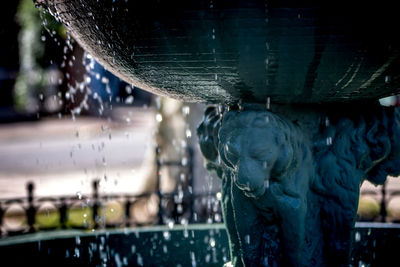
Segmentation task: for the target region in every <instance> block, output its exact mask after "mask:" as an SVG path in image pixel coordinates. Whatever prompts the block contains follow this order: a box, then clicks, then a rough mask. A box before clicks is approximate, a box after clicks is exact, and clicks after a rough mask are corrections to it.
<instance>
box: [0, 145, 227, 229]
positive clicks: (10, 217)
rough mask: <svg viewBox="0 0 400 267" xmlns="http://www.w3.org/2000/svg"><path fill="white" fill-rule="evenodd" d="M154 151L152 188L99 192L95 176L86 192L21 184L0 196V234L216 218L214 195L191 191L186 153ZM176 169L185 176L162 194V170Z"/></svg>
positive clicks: (218, 217) (218, 212)
mask: <svg viewBox="0 0 400 267" xmlns="http://www.w3.org/2000/svg"><path fill="white" fill-rule="evenodd" d="M159 154H160V149H159V148H157V149H156V155H157V157H156V166H157V169H156V172H157V173H156V177H157V185H156V189H155V191H153V192H147V193H143V194H139V195H133V194H107V195H103V194H100V192H99V180H94V181H93V183H92V193H91V194H89V195H82V194H76V195H73V196H57V197H36V196H35V194H34V189H35V184H34V183H33V182H30V183H28V184H27V188H26V189H27V197H23V198H14V199H0V236H10V235H17V234H23V233H32V232H36V231H43V230H54V229H86V230H96V229H104V228H121V227H131V226H145V225H160V224H168V225H171V224H186V223H203V222H221V221H222V215H221V208H220V204H219V194H218V193H216V192H209V193H206V194H194V193H193V185H192V183H193V179H192V176H193V162H192V158H193V157H192V151H191V150H190V149H188V155H187V157H186V158H185V160H181V161H165V160H162V159H161V157H160V156H159ZM165 167H166V168H170V167H177V168H180V169H181V170H182V174H184V175H185V177H187V179H185V184H184V185H183V186H181V187H180V188H181V190H180V191H177V192H168V193H166V192H162V190H161V186H160V182H161V170H162V168H165Z"/></svg>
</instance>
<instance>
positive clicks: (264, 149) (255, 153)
mask: <svg viewBox="0 0 400 267" xmlns="http://www.w3.org/2000/svg"><path fill="white" fill-rule="evenodd" d="M250 155H251V157H253V158H256V159H265V158H269V156H270V155H271V147H270V146H258V147H257V146H255V147H252V149H251V151H250Z"/></svg>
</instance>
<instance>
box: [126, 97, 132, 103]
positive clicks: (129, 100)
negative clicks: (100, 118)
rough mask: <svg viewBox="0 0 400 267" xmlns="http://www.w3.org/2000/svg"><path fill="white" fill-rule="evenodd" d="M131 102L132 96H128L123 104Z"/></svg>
mask: <svg viewBox="0 0 400 267" xmlns="http://www.w3.org/2000/svg"><path fill="white" fill-rule="evenodd" d="M132 103H133V96H131V95H130V96H128V97H127V98H126V99H125V104H132Z"/></svg>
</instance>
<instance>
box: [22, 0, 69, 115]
mask: <svg viewBox="0 0 400 267" xmlns="http://www.w3.org/2000/svg"><path fill="white" fill-rule="evenodd" d="M41 14H42V18H41ZM16 19H17V22H18V23H19V25H20V27H21V29H20V32H19V36H18V43H19V58H20V66H19V73H18V76H17V80H16V84H15V91H14V102H15V105H16V107H17V108H18V109H19V110H22V111H26V112H55V111H58V110H60V108H61V104H62V100H61V95H60V94H59V93H58V87H59V86H60V85H61V84H62V81H63V73H62V72H61V71H60V66H61V62H60V58H62V54H63V49H62V45H63V44H64V43H65V40H66V31H65V28H64V27H63V26H62V24H61V23H59V22H57V21H55V20H54V18H53V17H52V16H50V15H47V14H46V13H44V12H43V11H41V12H38V9H37V8H35V6H34V4H33V1H31V0H21V1H20V2H19V5H18V9H17V13H16ZM49 39H52V40H49Z"/></svg>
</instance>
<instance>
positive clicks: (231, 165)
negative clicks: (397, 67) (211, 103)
mask: <svg viewBox="0 0 400 267" xmlns="http://www.w3.org/2000/svg"><path fill="white" fill-rule="evenodd" d="M399 120H400V112H399V110H398V109H397V108H384V107H381V106H379V105H376V104H374V103H372V104H363V105H355V106H354V107H353V106H351V105H343V104H342V105H336V106H334V105H332V106H325V107H324V108H321V107H304V106H297V107H296V106H277V107H276V112H275V111H274V112H272V111H270V110H267V109H265V107H260V106H259V105H255V104H253V105H244V106H243V107H241V108H238V109H232V108H231V109H230V110H226V111H225V110H223V109H222V108H218V107H209V108H207V110H206V111H205V115H204V119H203V122H202V123H201V124H200V126H199V127H198V135H199V138H200V148H201V151H202V153H203V155H204V157H205V162H206V167H207V169H209V170H213V171H215V172H216V173H217V175H218V176H219V177H220V178H221V179H222V205H223V212H224V219H225V222H226V226H227V230H228V234H229V241H230V249H231V259H232V261H231V263H230V264H232V265H233V266H348V263H349V255H350V248H351V234H352V229H353V227H354V224H355V219H356V213H357V207H358V199H359V189H360V186H361V184H362V183H363V181H364V180H365V179H367V180H369V181H370V182H372V183H374V184H382V183H383V182H385V180H386V177H387V175H398V174H400V138H399V137H400V124H399Z"/></svg>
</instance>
